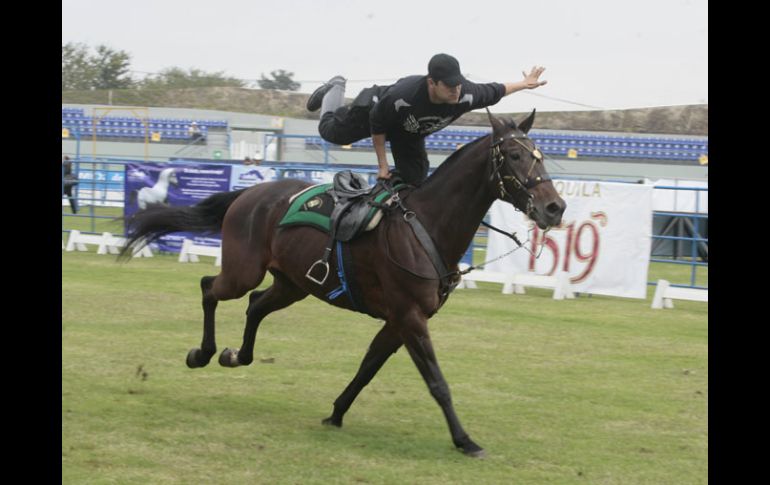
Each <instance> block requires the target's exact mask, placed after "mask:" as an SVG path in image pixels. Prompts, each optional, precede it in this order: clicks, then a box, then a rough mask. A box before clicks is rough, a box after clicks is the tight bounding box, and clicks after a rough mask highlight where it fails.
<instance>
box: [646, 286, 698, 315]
mask: <svg viewBox="0 0 770 485" xmlns="http://www.w3.org/2000/svg"><path fill="white" fill-rule="evenodd" d="M672 300H692V301H703V302H706V303H708V301H709V290H700V289H697V288H679V287H676V286H671V283H670V282H669V281H667V280H658V286H657V287H656V288H655V296H654V297H653V298H652V308H655V309H657V310H660V309H662V308H674V302H673V301H672Z"/></svg>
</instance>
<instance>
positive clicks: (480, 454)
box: [463, 448, 487, 458]
mask: <svg viewBox="0 0 770 485" xmlns="http://www.w3.org/2000/svg"><path fill="white" fill-rule="evenodd" d="M463 453H464V454H465V456H470V457H471V458H486V456H487V452H486V451H484V449H483V448H479V449H478V450H463Z"/></svg>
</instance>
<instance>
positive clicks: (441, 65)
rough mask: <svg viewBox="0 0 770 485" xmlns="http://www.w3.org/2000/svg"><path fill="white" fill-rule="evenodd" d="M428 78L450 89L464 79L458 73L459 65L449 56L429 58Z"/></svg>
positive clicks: (439, 55) (442, 55)
mask: <svg viewBox="0 0 770 485" xmlns="http://www.w3.org/2000/svg"><path fill="white" fill-rule="evenodd" d="M428 76H430V78H431V79H433V80H434V81H437V82H438V81H441V82H443V83H444V84H446V85H447V86H451V87H454V86H457V85H458V84H462V83H464V82H465V78H464V77H463V75H462V74H461V73H460V63H459V62H457V59H455V58H454V57H452V56H450V55H449V54H436V55H435V56H433V57H431V58H430V62H429V63H428Z"/></svg>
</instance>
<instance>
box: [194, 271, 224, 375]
mask: <svg viewBox="0 0 770 485" xmlns="http://www.w3.org/2000/svg"><path fill="white" fill-rule="evenodd" d="M215 278H216V276H204V277H203V278H201V292H202V293H203V340H202V341H201V346H200V348H198V349H192V350H190V352H189V353H188V354H187V367H189V368H191V369H194V368H196V367H203V366H205V365H207V364H208V363H209V361H210V360H211V357H212V356H213V355H214V354H215V353H216V352H217V344H216V339H215V338H214V312H215V311H216V309H217V303H218V301H219V300H217V299H216V297H215V296H214V294H213V292H212V291H211V289H212V286H213V284H214V279H215Z"/></svg>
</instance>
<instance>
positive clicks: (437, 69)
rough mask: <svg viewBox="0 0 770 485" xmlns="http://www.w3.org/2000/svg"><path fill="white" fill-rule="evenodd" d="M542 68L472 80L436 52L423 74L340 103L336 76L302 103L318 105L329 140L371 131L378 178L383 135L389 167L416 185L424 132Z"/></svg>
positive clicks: (423, 160) (385, 170)
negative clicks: (509, 78) (501, 79)
mask: <svg viewBox="0 0 770 485" xmlns="http://www.w3.org/2000/svg"><path fill="white" fill-rule="evenodd" d="M544 70H545V68H544V67H537V66H535V67H533V68H532V70H531V71H530V73H529V74H526V73H524V72H522V74H524V79H523V80H521V81H518V82H510V83H486V84H476V83H473V82H470V81H468V80H467V79H465V77H463V75H462V74H461V72H460V63H459V62H458V61H457V59H455V58H454V57H452V56H450V55H448V54H436V55H435V56H433V57H432V58H431V60H430V62H429V63H428V75H427V76H425V75H422V76H421V75H415V76H408V77H405V78H402V79H399V80H398V81H397V82H396V83H395V84H393V85H390V86H376V85H375V86H372V87H370V88H366V89H364V90H363V91H361V93H360V94H359V95H358V96H357V97H356V98H355V100H353V103H352V104H351V105H350V106H343V103H344V100H345V83H346V80H345V78H343V77H342V76H335V77H333V78H331V79H330V80H329V81H328V82H327V83H325V84H324V85H322V86H321V87H319V88H318V89H316V90H315V91H314V92H313V94H311V95H310V97H309V98H308V101H307V109H308V110H309V111H316V110H318V109H319V108H321V121H320V123H319V125H318V131H319V132H320V134H321V136H322V137H323V138H324V139H325V140H327V141H329V142H332V143H335V144H338V145H348V144H351V143H353V142H355V141H358V140H361V139H364V138H368V137H370V136H371V137H372V142H373V144H374V151H375V152H376V154H377V163H378V165H379V172H378V178H380V179H390V178H391V172H390V170H389V166H388V158H387V155H386V152H385V141H386V140H388V141H390V147H391V152H392V153H393V159H394V161H395V166H396V169H395V170H394V171H393V172H392V173H393V174H397V175H398V176H400V178H401V179H402V180H403V181H404V182H406V183H409V184H412V185H419V184H420V183H422V182H423V181H424V180H425V178H426V177H427V176H428V167H429V163H428V154H427V153H426V152H425V137H426V136H428V135H430V134H431V133H434V132H436V131H439V130H441V129H442V128H444V127H446V126H447V125H449V123H451V122H452V121H454V120H456V119H457V118H459V117H460V116H462V115H463V114H465V113H467V112H469V111H472V110H475V109H480V108H484V107H487V106H491V105H494V104H496V103H497V102H498V101H500V99H502V98H503V97H505V96H508V95H509V94H512V93H515V92H516V91H521V90H523V89H535V88H537V87H539V86H542V85H544V84H546V83H547V82H548V81H539V77H540V74H542V73H543V71H544Z"/></svg>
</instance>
